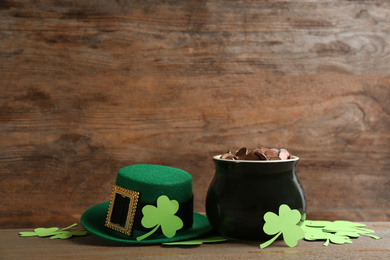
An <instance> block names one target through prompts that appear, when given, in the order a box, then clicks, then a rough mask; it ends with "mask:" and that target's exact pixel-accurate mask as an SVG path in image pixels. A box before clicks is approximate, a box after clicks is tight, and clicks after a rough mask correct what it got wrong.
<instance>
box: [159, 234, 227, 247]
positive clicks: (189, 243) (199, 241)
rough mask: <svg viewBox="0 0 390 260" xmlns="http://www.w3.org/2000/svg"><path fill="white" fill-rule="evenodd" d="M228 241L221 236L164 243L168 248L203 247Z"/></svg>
mask: <svg viewBox="0 0 390 260" xmlns="http://www.w3.org/2000/svg"><path fill="white" fill-rule="evenodd" d="M226 240H227V239H226V238H224V237H221V236H211V237H205V238H198V239H193V240H185V241H178V242H167V243H163V245H167V246H195V245H201V244H203V243H217V242H223V241H226Z"/></svg>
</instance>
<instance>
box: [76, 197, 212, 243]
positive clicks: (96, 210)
mask: <svg viewBox="0 0 390 260" xmlns="http://www.w3.org/2000/svg"><path fill="white" fill-rule="evenodd" d="M108 204H109V201H106V202H103V203H100V204H97V205H95V206H93V207H91V208H89V209H88V210H87V211H85V212H84V214H83V215H82V216H81V220H80V222H81V225H82V226H83V227H84V228H85V229H86V230H87V231H88V232H89V233H91V234H93V235H96V236H98V237H101V238H104V239H108V240H112V241H117V242H121V243H126V244H130V245H147V244H161V243H166V242H175V241H181V240H189V239H193V238H197V237H201V236H205V235H208V234H210V233H211V232H212V231H213V228H212V227H211V225H210V223H209V220H208V218H207V217H206V216H204V215H202V214H200V213H197V212H194V223H193V225H192V227H191V228H189V229H186V230H182V231H180V230H179V231H177V233H176V235H175V236H174V237H171V238H167V237H165V236H164V235H163V234H162V233H157V232H156V233H154V234H153V235H151V236H150V237H148V238H147V239H145V240H141V241H137V240H136V239H135V238H136V237H138V236H141V235H143V234H145V232H142V231H139V230H134V231H133V232H134V233H133V236H132V237H128V236H126V235H125V234H122V233H120V232H117V231H115V230H112V229H109V228H107V227H105V226H104V223H105V221H106V215H107V209H108Z"/></svg>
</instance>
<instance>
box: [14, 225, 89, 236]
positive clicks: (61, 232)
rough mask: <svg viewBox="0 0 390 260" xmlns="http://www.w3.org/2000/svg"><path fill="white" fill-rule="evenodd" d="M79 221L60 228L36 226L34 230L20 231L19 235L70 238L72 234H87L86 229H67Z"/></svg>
mask: <svg viewBox="0 0 390 260" xmlns="http://www.w3.org/2000/svg"><path fill="white" fill-rule="evenodd" d="M76 225H77V223H74V224H72V225H70V226H69V227H66V228H63V229H59V228H58V227H51V228H36V229H34V232H19V235H20V236H21V237H33V236H38V237H49V236H51V239H55V238H61V239H66V238H70V237H72V236H85V235H86V234H87V233H88V232H87V231H85V230H74V231H71V232H70V231H65V230H67V229H69V228H72V227H74V226H76Z"/></svg>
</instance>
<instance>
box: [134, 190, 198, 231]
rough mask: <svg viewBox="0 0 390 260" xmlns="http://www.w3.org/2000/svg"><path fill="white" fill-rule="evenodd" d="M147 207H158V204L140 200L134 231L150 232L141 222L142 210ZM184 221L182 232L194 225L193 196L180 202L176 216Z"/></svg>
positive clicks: (135, 216)
mask: <svg viewBox="0 0 390 260" xmlns="http://www.w3.org/2000/svg"><path fill="white" fill-rule="evenodd" d="M146 205H153V206H156V205H157V204H156V203H146V202H143V201H140V200H138V204H137V210H136V212H135V215H134V222H133V229H134V230H139V231H144V232H146V231H149V230H150V228H145V227H144V226H142V224H141V220H142V218H143V214H142V208H143V207H145V206H146ZM175 215H176V216H178V217H179V218H180V219H181V220H182V221H183V227H182V228H181V229H180V230H185V229H188V228H190V227H192V224H193V222H194V196H192V197H191V198H190V199H188V200H186V201H183V202H180V203H179V210H178V211H177V212H176V214H175ZM156 232H160V233H161V230H158V231H156Z"/></svg>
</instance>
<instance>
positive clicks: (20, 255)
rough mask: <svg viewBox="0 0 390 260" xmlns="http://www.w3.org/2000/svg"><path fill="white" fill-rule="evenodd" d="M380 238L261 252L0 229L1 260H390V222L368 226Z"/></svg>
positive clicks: (243, 244)
mask: <svg viewBox="0 0 390 260" xmlns="http://www.w3.org/2000/svg"><path fill="white" fill-rule="evenodd" d="M366 224H367V228H371V229H374V230H375V234H376V235H378V236H380V237H381V239H380V240H375V239H372V238H370V237H366V236H361V237H360V238H357V239H353V243H352V244H345V245H336V244H332V243H331V244H329V246H328V247H325V246H323V242H321V241H315V242H308V241H303V240H301V241H299V243H298V245H297V246H296V247H293V248H290V247H288V246H286V245H285V244H284V242H283V241H277V242H275V243H273V244H271V246H269V247H267V248H265V249H259V242H253V241H251V242H247V241H230V240H229V241H227V242H222V243H215V244H203V245H200V246H191V247H188V246H187V247H173V246H161V245H154V246H128V245H123V244H118V243H114V242H111V241H106V240H103V239H101V238H99V237H95V236H93V235H88V236H83V237H74V238H71V239H65V240H60V239H50V238H38V237H26V238H22V237H19V235H18V233H19V232H20V231H28V230H29V229H3V230H0V258H1V259H129V258H136V259H165V258H166V259H252V258H257V259H259V258H261V259H282V258H283V259H286V258H287V259H390V222H369V223H366Z"/></svg>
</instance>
